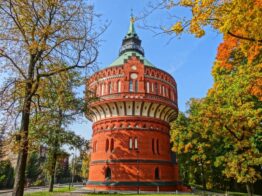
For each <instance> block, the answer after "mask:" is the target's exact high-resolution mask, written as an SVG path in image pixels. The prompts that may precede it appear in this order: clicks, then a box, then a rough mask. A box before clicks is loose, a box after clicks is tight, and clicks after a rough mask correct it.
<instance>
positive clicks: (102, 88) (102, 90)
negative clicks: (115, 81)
mask: <svg viewBox="0 0 262 196" xmlns="http://www.w3.org/2000/svg"><path fill="white" fill-rule="evenodd" d="M104 93H105V86H104V84H101V95H104Z"/></svg>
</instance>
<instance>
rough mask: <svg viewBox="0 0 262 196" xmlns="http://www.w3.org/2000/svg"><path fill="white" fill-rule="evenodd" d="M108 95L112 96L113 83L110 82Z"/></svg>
mask: <svg viewBox="0 0 262 196" xmlns="http://www.w3.org/2000/svg"><path fill="white" fill-rule="evenodd" d="M107 90H108V94H111V93H112V83H111V82H109V83H108V89H107Z"/></svg>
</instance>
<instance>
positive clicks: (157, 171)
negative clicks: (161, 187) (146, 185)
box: [155, 167, 160, 180]
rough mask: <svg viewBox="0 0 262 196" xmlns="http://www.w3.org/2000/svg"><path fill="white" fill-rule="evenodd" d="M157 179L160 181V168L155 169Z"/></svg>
mask: <svg viewBox="0 0 262 196" xmlns="http://www.w3.org/2000/svg"><path fill="white" fill-rule="evenodd" d="M155 179H156V180H159V179H160V176H159V169H158V167H157V168H156V169H155Z"/></svg>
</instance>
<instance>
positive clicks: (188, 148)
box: [184, 143, 193, 153]
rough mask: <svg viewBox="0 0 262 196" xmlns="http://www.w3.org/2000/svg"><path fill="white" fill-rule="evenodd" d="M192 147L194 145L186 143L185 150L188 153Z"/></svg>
mask: <svg viewBox="0 0 262 196" xmlns="http://www.w3.org/2000/svg"><path fill="white" fill-rule="evenodd" d="M192 147H193V145H192V144H191V143H188V144H186V145H185V150H184V152H185V153H187V152H188V151H189V150H190V149H191V148H192Z"/></svg>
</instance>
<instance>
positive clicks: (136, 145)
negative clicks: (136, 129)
mask: <svg viewBox="0 0 262 196" xmlns="http://www.w3.org/2000/svg"><path fill="white" fill-rule="evenodd" d="M135 149H136V150H137V149H138V142H137V138H135Z"/></svg>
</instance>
